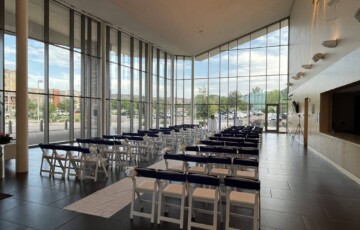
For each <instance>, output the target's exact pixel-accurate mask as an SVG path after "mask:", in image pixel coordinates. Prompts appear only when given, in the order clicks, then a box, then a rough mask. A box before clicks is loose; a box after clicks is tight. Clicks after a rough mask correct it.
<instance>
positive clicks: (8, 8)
mask: <svg viewBox="0 0 360 230" xmlns="http://www.w3.org/2000/svg"><path fill="white" fill-rule="evenodd" d="M15 2H16V1H14V0H5V30H7V31H11V32H15Z"/></svg>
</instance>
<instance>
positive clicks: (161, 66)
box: [159, 50, 165, 77]
mask: <svg viewBox="0 0 360 230" xmlns="http://www.w3.org/2000/svg"><path fill="white" fill-rule="evenodd" d="M159 76H161V77H164V76H165V53H164V51H162V50H160V60H159Z"/></svg>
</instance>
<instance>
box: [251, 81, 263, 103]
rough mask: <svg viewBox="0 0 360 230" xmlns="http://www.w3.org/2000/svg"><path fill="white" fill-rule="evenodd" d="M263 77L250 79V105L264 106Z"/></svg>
mask: <svg viewBox="0 0 360 230" xmlns="http://www.w3.org/2000/svg"><path fill="white" fill-rule="evenodd" d="M265 90H266V78H265V77H252V78H250V103H251V104H265Z"/></svg>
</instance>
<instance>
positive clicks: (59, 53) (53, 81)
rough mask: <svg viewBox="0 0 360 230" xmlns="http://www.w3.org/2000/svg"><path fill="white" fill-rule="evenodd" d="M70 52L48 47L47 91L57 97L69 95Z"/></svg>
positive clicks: (51, 46)
mask: <svg viewBox="0 0 360 230" xmlns="http://www.w3.org/2000/svg"><path fill="white" fill-rule="evenodd" d="M69 55H70V52H69V50H67V49H63V48H59V47H57V46H53V45H50V46H49V91H50V93H53V94H57V95H70V91H69V90H70V78H69V71H70V59H69V57H70V56H69Z"/></svg>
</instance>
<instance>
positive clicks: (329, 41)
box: [321, 39, 337, 48]
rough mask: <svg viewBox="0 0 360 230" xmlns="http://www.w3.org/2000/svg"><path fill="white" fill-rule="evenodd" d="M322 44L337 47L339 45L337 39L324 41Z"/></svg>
mask: <svg viewBox="0 0 360 230" xmlns="http://www.w3.org/2000/svg"><path fill="white" fill-rule="evenodd" d="M321 45H323V46H325V47H327V48H335V47H336V46H337V39H334V40H326V41H323V42H322V43H321Z"/></svg>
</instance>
